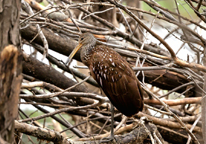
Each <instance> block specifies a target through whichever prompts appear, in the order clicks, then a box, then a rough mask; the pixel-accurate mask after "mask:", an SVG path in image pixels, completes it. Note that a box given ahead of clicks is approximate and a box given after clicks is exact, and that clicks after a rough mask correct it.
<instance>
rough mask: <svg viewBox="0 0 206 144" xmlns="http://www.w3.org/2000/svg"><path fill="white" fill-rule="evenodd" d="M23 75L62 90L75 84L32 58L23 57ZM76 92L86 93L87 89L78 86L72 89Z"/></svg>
mask: <svg viewBox="0 0 206 144" xmlns="http://www.w3.org/2000/svg"><path fill="white" fill-rule="evenodd" d="M23 73H25V74H27V75H30V76H32V77H35V78H37V79H39V80H42V81H45V82H48V83H51V84H54V85H56V86H58V87H60V88H62V89H66V88H69V87H71V86H73V85H75V84H76V82H75V81H73V80H71V79H69V78H68V77H67V76H65V75H64V74H62V73H60V72H59V71H57V70H55V69H54V68H52V67H50V66H48V65H46V64H44V63H42V62H40V61H39V60H37V59H35V58H33V57H27V56H25V55H24V61H23ZM72 91H76V92H86V91H87V89H86V87H85V86H84V85H79V86H77V87H75V88H73V89H72Z"/></svg>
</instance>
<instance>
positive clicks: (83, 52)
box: [80, 45, 94, 66]
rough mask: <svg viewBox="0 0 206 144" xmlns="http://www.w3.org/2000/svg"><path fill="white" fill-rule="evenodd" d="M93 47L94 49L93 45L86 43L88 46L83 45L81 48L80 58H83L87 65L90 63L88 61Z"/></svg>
mask: <svg viewBox="0 0 206 144" xmlns="http://www.w3.org/2000/svg"><path fill="white" fill-rule="evenodd" d="M93 49H94V46H93V45H86V46H83V47H82V49H81V52H80V58H81V60H82V62H83V63H84V64H85V65H87V66H88V65H89V64H88V61H89V60H90V57H91V55H92V50H93Z"/></svg>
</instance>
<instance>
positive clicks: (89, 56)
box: [68, 33, 143, 131]
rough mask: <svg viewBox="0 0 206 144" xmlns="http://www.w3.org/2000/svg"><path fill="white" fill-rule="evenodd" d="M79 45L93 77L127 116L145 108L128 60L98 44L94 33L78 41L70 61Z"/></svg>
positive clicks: (138, 84)
mask: <svg viewBox="0 0 206 144" xmlns="http://www.w3.org/2000/svg"><path fill="white" fill-rule="evenodd" d="M80 48H81V52H80V58H81V60H82V62H83V63H84V64H85V65H86V66H88V68H89V70H90V74H91V76H92V77H93V78H94V79H95V80H96V81H97V83H98V84H99V85H100V86H101V88H102V90H103V91H104V93H105V94H106V96H107V97H108V98H109V100H110V101H111V103H112V104H113V105H114V106H115V107H116V108H117V109H118V110H119V111H120V112H121V113H122V114H124V115H126V116H128V117H131V116H132V115H134V114H136V113H138V112H139V111H142V109H143V92H142V88H141V86H140V82H139V81H138V79H137V77H136V76H135V73H134V71H133V70H132V68H131V67H130V65H129V63H128V62H127V61H126V60H125V59H124V58H122V57H121V56H120V55H119V54H118V53H117V52H116V51H114V50H113V49H111V48H109V47H107V46H105V45H98V44H97V40H96V38H95V37H94V36H93V34H91V33H84V34H81V35H80V38H79V44H78V46H77V47H76V48H75V49H74V50H73V51H72V53H71V54H70V56H69V58H68V60H69V61H71V59H72V57H73V56H74V55H75V53H76V52H77V51H78V50H79V49H80ZM112 129H113V128H112ZM111 131H112V130H111Z"/></svg>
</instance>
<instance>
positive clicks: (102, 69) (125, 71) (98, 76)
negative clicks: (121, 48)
mask: <svg viewBox="0 0 206 144" xmlns="http://www.w3.org/2000/svg"><path fill="white" fill-rule="evenodd" d="M109 52H110V53H109V54H108V53H107V55H105V52H104V51H98V52H96V53H94V54H93V55H92V60H91V63H90V66H89V68H90V72H91V75H92V77H93V78H94V79H95V80H96V81H97V82H98V84H99V85H100V86H101V87H102V89H103V91H104V93H105V94H106V95H107V96H108V97H109V99H110V101H111V102H112V103H113V105H114V106H115V107H117V109H118V110H120V111H121V112H122V113H123V114H125V115H127V116H129V115H131V114H132V113H136V112H138V111H139V110H142V107H143V93H142V89H141V86H140V84H139V81H138V79H137V78H136V76H135V74H134V72H133V70H132V69H131V67H130V66H129V64H128V63H127V62H126V60H124V59H123V58H122V57H121V56H120V55H119V54H117V53H116V52H115V51H109ZM125 107H127V108H126V109H125ZM129 111H130V112H129ZM132 115H133V114H132Z"/></svg>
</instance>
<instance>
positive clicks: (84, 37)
mask: <svg viewBox="0 0 206 144" xmlns="http://www.w3.org/2000/svg"><path fill="white" fill-rule="evenodd" d="M96 42H97V40H96V38H95V37H94V35H93V34H91V33H83V34H81V35H80V37H79V44H78V45H77V46H76V47H75V48H74V50H73V51H72V52H71V53H70V55H69V58H68V61H67V63H68V62H70V61H71V60H72V58H73V56H74V55H75V54H76V53H77V51H78V50H79V49H80V48H81V49H83V50H84V51H90V50H91V49H92V48H94V46H95V45H96Z"/></svg>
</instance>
